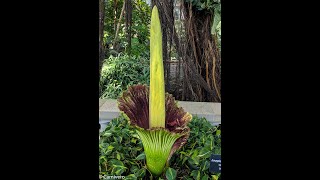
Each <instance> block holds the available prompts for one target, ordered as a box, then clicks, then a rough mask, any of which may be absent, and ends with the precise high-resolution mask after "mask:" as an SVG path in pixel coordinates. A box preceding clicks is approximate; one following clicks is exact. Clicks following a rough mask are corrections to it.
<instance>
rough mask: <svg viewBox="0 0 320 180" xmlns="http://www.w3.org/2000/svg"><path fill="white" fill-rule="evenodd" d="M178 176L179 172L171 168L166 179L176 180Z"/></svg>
mask: <svg viewBox="0 0 320 180" xmlns="http://www.w3.org/2000/svg"><path fill="white" fill-rule="evenodd" d="M176 176H177V171H176V170H175V169H172V168H170V167H169V168H168V169H167V171H166V178H167V179H168V180H174V179H176Z"/></svg>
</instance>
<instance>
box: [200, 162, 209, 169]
mask: <svg viewBox="0 0 320 180" xmlns="http://www.w3.org/2000/svg"><path fill="white" fill-rule="evenodd" d="M209 165H210V163H209V161H204V163H203V165H202V168H201V169H202V171H206V170H207V169H209Z"/></svg>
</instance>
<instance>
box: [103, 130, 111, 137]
mask: <svg viewBox="0 0 320 180" xmlns="http://www.w3.org/2000/svg"><path fill="white" fill-rule="evenodd" d="M111 135H112V133H111V132H110V131H106V132H105V133H104V134H103V136H105V137H110V136H111Z"/></svg>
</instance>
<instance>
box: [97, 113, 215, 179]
mask: <svg viewBox="0 0 320 180" xmlns="http://www.w3.org/2000/svg"><path fill="white" fill-rule="evenodd" d="M189 127H190V129H191V131H190V137H189V139H188V142H187V144H185V145H184V146H183V147H182V148H181V149H180V150H178V151H177V152H176V153H175V154H174V155H173V156H172V158H171V160H170V167H169V168H168V169H167V170H166V172H165V173H164V175H163V176H162V177H161V178H162V179H199V180H200V179H201V180H202V179H218V177H219V175H220V174H212V173H210V172H209V158H210V155H211V154H212V153H216V154H220V152H221V142H220V127H217V126H212V125H211V124H210V123H209V122H208V121H207V120H206V119H205V118H197V117H194V118H193V119H192V121H191V122H190V123H189ZM99 151H100V157H99V164H100V166H99V170H100V179H101V180H103V179H105V178H106V177H107V176H113V175H115V176H117V175H118V176H120V175H121V176H125V177H126V179H150V178H149V177H150V172H149V171H148V170H147V168H146V162H145V154H144V151H143V146H142V143H141V141H140V139H139V136H138V135H137V134H136V132H135V130H134V128H132V127H130V125H129V124H128V121H127V120H126V119H125V117H124V116H120V117H118V118H115V119H113V120H112V121H111V122H110V123H109V124H108V125H107V127H106V129H105V130H104V131H103V132H101V133H100V143H99Z"/></svg>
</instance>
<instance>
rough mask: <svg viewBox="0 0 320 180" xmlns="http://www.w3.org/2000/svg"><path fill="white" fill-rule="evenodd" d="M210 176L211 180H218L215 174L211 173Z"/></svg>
mask: <svg viewBox="0 0 320 180" xmlns="http://www.w3.org/2000/svg"><path fill="white" fill-rule="evenodd" d="M211 176H212V180H218V178H219V177H218V176H217V175H211Z"/></svg>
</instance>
